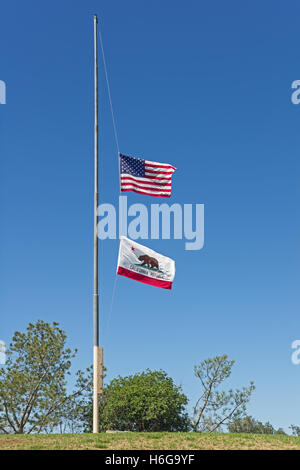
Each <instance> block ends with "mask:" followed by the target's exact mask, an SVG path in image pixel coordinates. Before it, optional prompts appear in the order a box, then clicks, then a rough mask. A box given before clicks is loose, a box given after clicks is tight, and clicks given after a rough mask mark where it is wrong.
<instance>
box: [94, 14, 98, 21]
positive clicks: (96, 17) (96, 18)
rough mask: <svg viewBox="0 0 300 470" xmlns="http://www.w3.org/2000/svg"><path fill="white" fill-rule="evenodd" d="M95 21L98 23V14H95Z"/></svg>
mask: <svg viewBox="0 0 300 470" xmlns="http://www.w3.org/2000/svg"><path fill="white" fill-rule="evenodd" d="M94 19H95V20H96V21H97V23H98V16H97V14H96V13H94Z"/></svg>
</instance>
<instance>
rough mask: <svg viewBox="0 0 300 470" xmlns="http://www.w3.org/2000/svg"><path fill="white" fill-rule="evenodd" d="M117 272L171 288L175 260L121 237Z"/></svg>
mask: <svg viewBox="0 0 300 470" xmlns="http://www.w3.org/2000/svg"><path fill="white" fill-rule="evenodd" d="M120 238H121V240H120V249H119V258H118V269H117V274H121V276H126V277H129V278H131V279H135V280H136V281H140V282H144V283H146V284H151V285H152V286H157V287H161V288H163V289H171V287H172V282H173V280H174V277H175V261H174V260H172V259H171V258H167V256H163V255H160V254H159V253H156V252H155V251H153V250H150V248H147V247H145V246H143V245H140V244H139V243H136V242H133V241H132V240H129V238H126V237H124V236H121V237H120Z"/></svg>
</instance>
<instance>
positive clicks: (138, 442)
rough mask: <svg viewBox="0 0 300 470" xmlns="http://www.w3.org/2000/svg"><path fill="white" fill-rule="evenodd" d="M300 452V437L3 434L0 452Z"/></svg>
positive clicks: (0, 438) (189, 434)
mask: <svg viewBox="0 0 300 470" xmlns="http://www.w3.org/2000/svg"><path fill="white" fill-rule="evenodd" d="M70 449H71V450H85V449H91V450H92V449H94V450H110V449H112V450H121V449H123V450H132V449H134V450H141V449H145V450H147V449H149V450H158V449H159V450H170V449H187V450H190V449H191V450H198V449H200V450H201V449H202V450H205V449H207V450H229V449H231V450H238V449H242V450H247V449H250V450H254V449H257V450H276V449H280V450H282V449H297V450H300V437H292V436H284V435H266V434H264V435H262V434H198V433H167V432H162V433H115V434H109V433H100V434H98V435H94V434H36V435H1V436H0V451H1V450H70Z"/></svg>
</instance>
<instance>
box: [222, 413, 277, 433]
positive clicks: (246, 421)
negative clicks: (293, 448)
mask: <svg viewBox="0 0 300 470" xmlns="http://www.w3.org/2000/svg"><path fill="white" fill-rule="evenodd" d="M227 427H228V431H229V432H232V433H251V434H285V432H284V431H283V429H282V428H279V429H277V430H276V429H275V428H274V427H273V426H272V424H271V423H269V422H268V421H267V422H266V423H262V422H261V421H257V420H256V419H254V418H252V416H244V417H242V418H238V417H237V418H234V419H233V420H232V422H231V423H229V424H228V425H227Z"/></svg>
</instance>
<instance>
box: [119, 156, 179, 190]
mask: <svg viewBox="0 0 300 470" xmlns="http://www.w3.org/2000/svg"><path fill="white" fill-rule="evenodd" d="M175 170H176V168H175V167H174V166H172V165H169V164H168V163H158V162H150V161H149V160H143V159H142V158H136V157H128V156H126V155H122V154H121V153H120V178H121V191H122V192H123V191H134V192H135V193H140V194H146V195H147V196H156V197H170V196H171V185H172V174H173V173H174V171H175Z"/></svg>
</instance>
